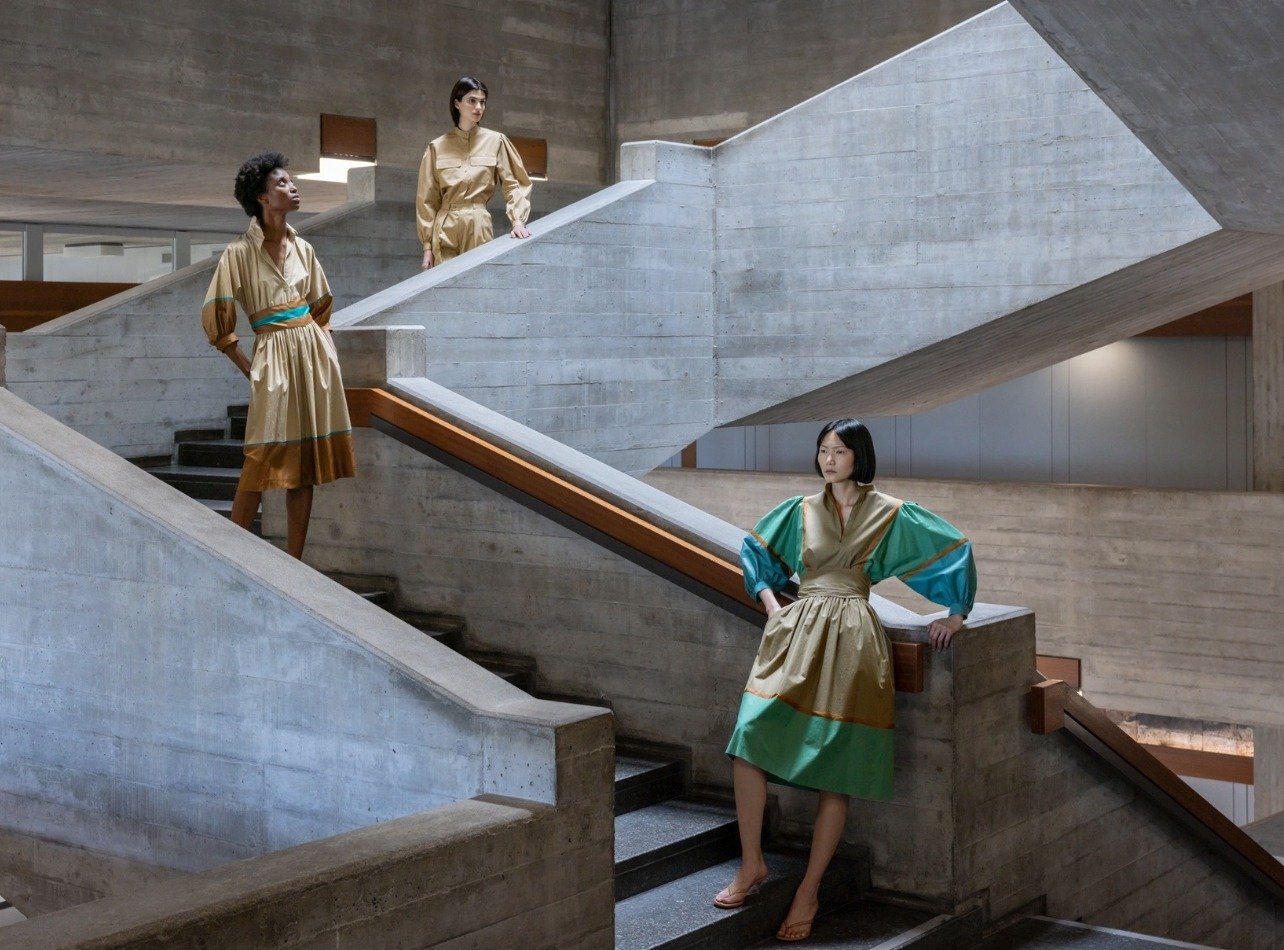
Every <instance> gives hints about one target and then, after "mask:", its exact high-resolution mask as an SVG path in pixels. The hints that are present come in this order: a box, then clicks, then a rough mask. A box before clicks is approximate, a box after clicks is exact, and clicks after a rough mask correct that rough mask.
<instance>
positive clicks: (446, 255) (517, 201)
mask: <svg viewBox="0 0 1284 950" xmlns="http://www.w3.org/2000/svg"><path fill="white" fill-rule="evenodd" d="M488 95H489V94H488V93H487V91H486V84H485V83H484V82H482V81H481V80H480V79H474V78H473V77H472V76H463V77H461V78H460V80H459V81H458V82H456V83H455V85H454V88H452V89H451V90H450V118H451V119H452V120H453V121H454V123H455V127H454V128H453V129H451V130H450V131H449V132H447V133H446V134H445V135H441V136H438V137H437V138H435V139H433V140H432V141H431V142H429V143H428V148H427V149H425V150H424V157H423V161H422V162H421V163H420V165H419V190H418V192H417V193H416V197H415V218H416V221H417V222H418V226H419V240H420V241H421V242H422V243H423V246H424V260H423V269H424V270H427V269H428V268H429V267H432V266H433V265H434V264H440V263H441V262H442V261H448V260H450V259H451V258H452V257H458V256H459V255H460V254H462V253H464V252H465V251H471V250H472V249H473V248H475V247H479V246H480V245H482V244H485V243H486V242H487V241H489V240H490V239H491V238H493V237H494V236H495V230H494V225H492V224H491V220H490V211H489V210H487V208H486V202H488V201H490V198H491V195H493V194H494V193H495V188H496V187H497V186H499V185H503V188H504V201H505V203H506V206H507V211H508V220H509V222H510V223H511V224H512V225H513V230H512V231H510V232H509V233H510V234H511V235H512V236H513V237H515V238H528V237H530V236H531V232H530V231H528V230H526V219H527V218H529V217H530V213H531V179H530V176H529V175H527V174H526V167H525V166H524V165H523V164H522V158H521V156H520V155H518V154H517V149H515V148H514V147H513V143H512V142H510V141H508V137H507V136H506V135H504V133H502V132H496V131H494V130H492V129H483V128H482V127H481V121H482V116H484V115H485V114H486V97H487V96H488Z"/></svg>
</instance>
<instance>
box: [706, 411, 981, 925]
mask: <svg viewBox="0 0 1284 950" xmlns="http://www.w3.org/2000/svg"><path fill="white" fill-rule="evenodd" d="M815 462H816V474H818V475H819V476H820V477H821V478H823V479H824V480H825V487H824V490H822V491H821V492H819V493H817V494H815V495H808V496H805V497H804V496H798V497H796V498H790V499H789V500H788V501H786V502H783V503H782V504H780V505H778V506H777V507H776V508H774V509H772V511H771V512H769V513H768V514H767V515H766V516H765V517H764V518H763V519H762V520H761V521H759V522H758V525H757V526H756V527H755V528H754V530H753V531H752V532H751V533H750V534H749V535H748V536H747V537H746V538H745V540H744V544H743V545H742V546H741V552H740V560H741V564H742V566H743V568H744V575H745V589H746V590H747V591H748V592H749V596H750V597H752V598H754V599H755V600H757V601H760V602H761V603H762V605H763V607H764V609H765V610H766V611H767V626H766V629H765V630H764V632H763V637H762V643H761V645H760V646H759V647H758V656H757V659H756V660H755V661H754V665H753V671H752V673H751V674H750V677H749V682H748V684H747V685H746V686H745V691H744V694H743V696H742V697H741V701H740V711H739V714H738V715H737V717H736V727H735V730H734V732H733V733H732V736H731V741H730V743H729V744H728V745H727V754H728V755H729V756H731V757H732V775H733V783H734V785H735V792H736V817H737V819H738V821H739V825H740V844H741V862H740V868H739V870H738V871H737V873H736V876H735V879H734V880H733V881H732V882H731V883H730V884H729V885H728V886H727V887H726V888H724V889H723V890H722V891H721V892H720V893H719V894H718V895H717V896H716V897H715V898H714V903H715V904H716V905H717V906H719V907H728V908H729V907H739V906H740V905H741V904H743V903H744V902H745V899H746V897H747V896H748V894H749V893H751V892H752V891H753V890H755V889H756V888H757V887H758V885H760V884H761V883H762V881H763V880H764V879H765V878H766V876H767V865H766V863H765V861H764V858H763V852H762V814H763V808H764V806H765V805H766V801H767V783H768V782H769V781H771V782H778V783H781V784H784V785H792V786H795V787H800V788H811V789H816V790H817V791H818V792H819V793H820V801H819V803H818V806H817V810H816V824H815V828H814V831H813V833H812V847H811V857H810V860H809V861H808V864H807V871H806V873H805V875H804V876H803V880H802V882H801V883H800V884H799V886H798V890H797V893H796V894H795V895H794V900H793V905H792V906H791V907H790V909H789V914H788V915H787V916H786V918H785V922H784V923H783V924H781V926H780V930H779V932H778V933H777V934H776V936H777V937H778V938H779V939H781V940H787V941H793V940H803V939H805V938H806V937H807V936H809V935H810V933H811V927H812V920H813V919H814V918H815V916H816V911H817V909H818V907H819V902H818V898H817V894H818V893H819V888H820V880H821V877H822V875H823V874H824V872H825V869H826V868H827V867H828V866H829V862H830V859H831V858H832V857H833V855H834V851H835V849H836V848H837V847H838V842H839V840H840V838H841V837H842V833H843V828H844V826H845V825H846V822H847V811H848V805H849V802H850V796H852V795H856V796H858V797H861V798H873V799H890V798H891V796H892V719H893V711H894V705H895V696H894V693H893V683H892V659H891V648H890V646H889V644H888V642H887V635H886V634H885V633H884V632H883V628H882V625H881V624H880V623H879V622H878V616H877V614H875V613H874V611H873V609H872V608H871V607H870V605H869V589H870V586H871V585H873V584H877V583H878V582H879V581H881V580H884V579H885V578H888V577H899V578H900V579H901V580H902V581H904V582H905V583H906V584H908V585H909V586H910V588H912V589H913V590H915V591H917V592H918V593H920V594H922V595H923V596H924V597H926V598H928V599H929V600H931V601H933V602H935V603H938V604H941V605H942V606H944V607H946V608H948V610H949V616H948V617H946V618H944V619H940V620H933V621H932V622H931V623H930V624H929V625H928V628H927V633H928V640H929V642H930V643H931V644H932V646H933V647H934V648H935V649H937V650H943V649H944V648H945V647H946V646H948V644H949V642H950V640H951V638H952V637H953V636H954V634H955V633H957V632H958V631H959V628H961V627H962V626H963V621H964V619H965V618H966V617H967V615H968V613H969V612H970V611H971V609H972V602H973V600H974V598H975V594H976V567H975V565H974V563H973V561H972V548H971V545H970V544H969V543H968V541H967V539H966V538H965V537H963V535H962V534H960V533H959V531H958V530H957V529H956V528H954V527H953V526H952V525H950V524H948V523H947V522H945V521H943V520H942V519H940V518H938V517H937V516H936V515H934V514H932V513H931V512H929V511H927V510H925V509H923V508H920V507H919V506H918V505H915V504H914V503H913V502H908V501H906V502H902V501H901V500H899V499H897V498H893V497H891V496H890V495H884V494H883V493H882V492H879V491H876V490H875V489H874V486H873V485H872V484H871V483H872V482H873V480H874V472H875V468H876V465H875V456H874V442H873V439H871V438H870V434H869V430H868V429H867V428H866V427H865V426H864V425H863V424H861V423H860V422H858V421H857V420H855V419H838V420H836V421H834V422H830V423H829V424H828V425H826V426H825V427H824V428H822V429H821V430H820V434H819V435H818V436H817V437H816V459H815ZM794 574H797V575H798V576H799V577H800V579H801V583H800V585H799V589H798V600H796V601H794V602H793V603H791V604H789V605H788V606H786V607H783V608H782V607H781V605H780V602H779V601H778V600H777V598H776V594H777V593H778V592H779V591H781V590H783V589H784V587H785V585H786V584H788V582H789V579H790V578H791V577H792V576H793V575H794Z"/></svg>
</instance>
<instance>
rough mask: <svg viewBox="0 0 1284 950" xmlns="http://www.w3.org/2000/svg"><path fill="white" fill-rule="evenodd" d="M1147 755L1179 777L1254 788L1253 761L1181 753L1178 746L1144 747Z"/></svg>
mask: <svg viewBox="0 0 1284 950" xmlns="http://www.w3.org/2000/svg"><path fill="white" fill-rule="evenodd" d="M1143 745H1145V747H1146V751H1147V752H1149V753H1150V754H1151V755H1153V756H1154V757H1155V758H1156V759H1158V760H1159V761H1160V762H1162V763H1164V765H1166V766H1168V768H1170V769H1172V770H1173V771H1174V772H1176V773H1177V774H1178V775H1185V776H1188V777H1190V778H1209V779H1215V780H1216V781H1219V782H1236V783H1238V784H1240V785H1252V784H1253V757H1252V756H1251V755H1231V754H1230V753H1227V752H1205V751H1203V750H1202V749H1179V748H1177V747H1175V746H1167V745H1150V744H1149V743H1143Z"/></svg>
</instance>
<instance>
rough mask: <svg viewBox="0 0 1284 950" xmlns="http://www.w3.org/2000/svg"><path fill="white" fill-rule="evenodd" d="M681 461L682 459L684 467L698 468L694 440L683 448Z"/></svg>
mask: <svg viewBox="0 0 1284 950" xmlns="http://www.w3.org/2000/svg"><path fill="white" fill-rule="evenodd" d="M681 461H682V467H683V468H696V467H697V465H696V444H695V443H694V442H692V443H691V444H690V445H688V446H687V447H686V448H685V449H683V450H682V457H681Z"/></svg>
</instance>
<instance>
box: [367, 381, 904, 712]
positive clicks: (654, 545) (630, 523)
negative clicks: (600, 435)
mask: <svg viewBox="0 0 1284 950" xmlns="http://www.w3.org/2000/svg"><path fill="white" fill-rule="evenodd" d="M347 396H348V408H349V412H350V414H351V417H352V424H353V425H354V426H358V427H370V426H374V425H376V420H379V421H382V423H384V424H386V425H390V426H392V427H394V428H396V429H398V430H400V431H401V432H403V433H406V434H407V435H409V436H410V437H412V438H413V439H416V440H418V441H420V442H422V443H423V444H424V445H425V446H430V447H432V448H433V449H435V450H436V451H437V452H441V453H445V454H446V455H448V456H450V457H451V458H452V459H454V460H456V461H457V462H459V463H462V464H463V465H465V466H467V467H468V468H469V469H471V470H473V471H474V472H476V473H480V474H482V475H484V476H488V477H489V479H494V480H496V481H498V482H501V483H503V484H504V485H506V486H508V487H509V488H511V489H513V490H515V491H516V492H519V493H521V494H522V495H524V496H526V497H527V498H529V499H533V500H534V501H535V502H537V503H538V505H539V506H541V507H542V508H544V507H546V508H547V509H551V510H552V511H553V512H556V513H558V514H560V515H562V516H565V517H567V518H569V519H571V520H572V521H574V522H575V523H577V524H578V525H581V526H583V527H585V528H587V529H588V533H589V536H592V537H598V538H602V539H604V541H606V542H607V543H608V546H610V547H611V548H612V549H613V550H617V551H619V550H620V549H621V548H624V549H627V550H628V551H630V552H635V553H636V554H637V555H640V557H638V558H635V560H636V561H637V563H643V564H645V565H647V566H658V567H659V568H660V569H661V572H662V573H663V574H664V575H665V576H669V577H671V578H672V576H673V575H678V576H680V577H681V578H683V579H685V580H686V581H688V582H692V583H694V584H695V585H697V586H699V587H703V588H705V589H706V590H707V591H710V592H713V593H714V594H715V595H717V596H715V597H707V598H706V599H709V600H711V601H712V602H713V603H716V604H719V605H720V606H723V607H725V608H728V609H731V610H732V611H733V612H734V613H736V614H738V615H744V614H749V615H750V616H753V615H754V614H753V613H751V612H756V614H757V615H761V614H762V613H763V608H762V605H761V604H759V603H757V602H756V601H752V600H750V599H749V596H748V594H746V593H745V589H744V574H743V572H742V571H741V569H740V565H739V564H736V563H732V562H731V561H729V560H727V559H726V558H724V557H722V556H721V555H719V554H716V553H714V552H712V551H708V550H705V549H704V548H702V547H700V546H699V545H697V544H693V543H692V542H690V541H688V540H686V539H684V538H680V537H678V536H677V535H676V534H673V533H672V532H670V531H667V530H665V529H664V528H662V527H660V526H658V525H655V524H652V523H651V522H650V521H647V520H646V519H645V518H641V517H639V516H638V515H636V514H633V513H632V512H630V511H627V510H625V509H624V508H622V507H620V506H619V505H617V504H614V503H613V502H611V501H610V500H609V499H606V498H603V497H601V496H599V495H597V494H595V493H593V492H592V491H589V490H587V489H585V488H582V487H580V486H578V485H575V484H573V483H572V482H570V481H568V480H567V479H565V478H562V477H561V476H560V475H557V474H555V473H553V472H551V471H548V470H547V469H544V468H542V467H540V466H539V465H537V464H536V463H534V462H531V461H528V460H527V459H523V458H521V457H519V456H517V455H515V454H513V453H512V452H509V451H508V450H507V449H504V448H501V447H499V446H497V445H494V444H492V443H491V442H489V441H487V440H486V439H484V438H482V437H481V436H479V435H477V434H476V433H473V432H470V431H468V430H467V429H465V428H463V427H462V426H459V425H457V424H455V423H453V422H451V421H449V420H448V419H445V418H442V417H441V416H439V415H437V414H436V413H433V412H430V411H429V410H426V409H423V408H422V407H420V406H416V405H415V404H414V403H411V402H408V401H406V400H404V399H401V398H400V397H398V396H396V395H394V394H392V393H390V392H387V391H386V390H383V389H349V390H348V391H347ZM688 589H691V588H690V587H688ZM697 593H702V592H701V591H697ZM891 647H892V669H893V679H894V682H895V686H896V689H897V690H898V691H900V692H905V693H921V692H922V691H923V688H924V667H925V665H926V652H927V648H926V645H925V644H922V643H908V642H904V641H897V640H893V641H891Z"/></svg>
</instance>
